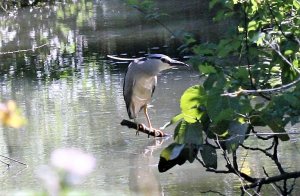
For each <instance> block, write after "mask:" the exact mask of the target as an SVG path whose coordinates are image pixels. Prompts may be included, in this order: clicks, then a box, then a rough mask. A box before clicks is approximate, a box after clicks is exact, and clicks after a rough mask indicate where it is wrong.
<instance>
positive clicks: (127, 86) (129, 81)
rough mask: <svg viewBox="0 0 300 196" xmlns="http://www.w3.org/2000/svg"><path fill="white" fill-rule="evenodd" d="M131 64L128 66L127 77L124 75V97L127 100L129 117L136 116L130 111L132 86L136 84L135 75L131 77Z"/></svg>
mask: <svg viewBox="0 0 300 196" xmlns="http://www.w3.org/2000/svg"><path fill="white" fill-rule="evenodd" d="M129 69H130V66H128V68H127V70H126V72H125V77H124V82H123V97H124V100H125V104H126V109H127V113H128V116H129V118H131V119H132V118H134V116H133V114H131V111H130V108H129V107H130V105H131V104H130V103H131V98H132V87H133V85H134V80H133V77H130V75H129V74H130V72H129Z"/></svg>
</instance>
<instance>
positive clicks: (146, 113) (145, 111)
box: [144, 106, 152, 130]
mask: <svg viewBox="0 0 300 196" xmlns="http://www.w3.org/2000/svg"><path fill="white" fill-rule="evenodd" d="M144 113H145V116H146V118H147V122H148V126H149V129H150V130H152V124H151V121H150V118H149V115H148V109H147V106H145V107H144Z"/></svg>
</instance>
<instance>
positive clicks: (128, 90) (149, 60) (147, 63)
mask: <svg viewBox="0 0 300 196" xmlns="http://www.w3.org/2000/svg"><path fill="white" fill-rule="evenodd" d="M108 57H109V58H112V59H117V60H131V61H132V62H131V63H130V64H129V66H128V69H127V72H126V75H125V79H124V85H123V96H124V100H125V103H126V108H127V113H128V116H129V118H130V119H134V121H136V118H137V116H138V113H139V112H140V111H141V110H143V111H144V114H145V116H146V119H147V122H148V126H149V129H150V130H151V131H159V130H156V129H153V127H152V124H151V121H150V118H149V115H148V112H147V105H148V104H149V102H150V100H151V97H152V95H153V93H154V90H155V87H156V84H157V75H158V73H159V72H160V71H163V70H167V69H170V68H172V67H175V66H187V67H188V65H187V64H185V63H183V62H180V61H177V60H174V59H171V58H170V57H168V56H166V55H163V54H149V55H148V56H147V57H142V58H136V59H127V58H119V57H114V56H110V55H108ZM159 132H160V131H159ZM137 133H138V132H137ZM154 135H156V134H154Z"/></svg>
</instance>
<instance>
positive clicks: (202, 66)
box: [199, 64, 217, 74]
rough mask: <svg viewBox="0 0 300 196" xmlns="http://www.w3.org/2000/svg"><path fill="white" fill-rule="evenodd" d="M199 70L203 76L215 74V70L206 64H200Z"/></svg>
mask: <svg viewBox="0 0 300 196" xmlns="http://www.w3.org/2000/svg"><path fill="white" fill-rule="evenodd" d="M199 70H200V72H202V73H203V74H211V73H217V70H216V69H215V68H214V67H213V66H211V65H208V64H200V65H199Z"/></svg>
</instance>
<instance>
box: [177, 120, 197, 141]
mask: <svg viewBox="0 0 300 196" xmlns="http://www.w3.org/2000/svg"><path fill="white" fill-rule="evenodd" d="M174 141H175V142H176V143H178V144H195V145H201V144H202V143H203V136H202V129H201V124H200V123H199V122H196V123H192V124H190V123H187V122H186V121H182V122H180V123H179V124H178V125H177V127H176V128H175V133H174Z"/></svg>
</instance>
